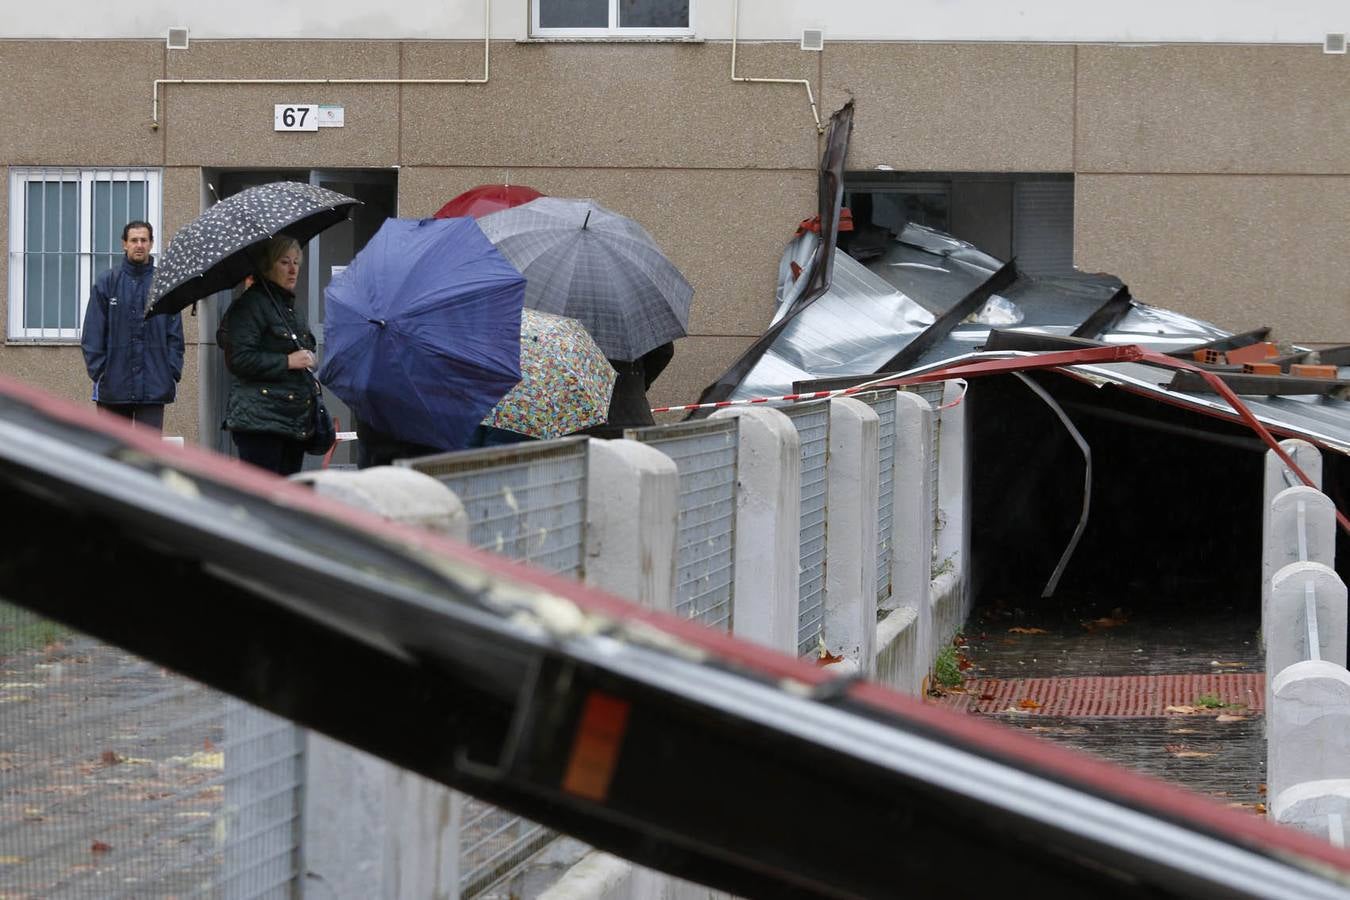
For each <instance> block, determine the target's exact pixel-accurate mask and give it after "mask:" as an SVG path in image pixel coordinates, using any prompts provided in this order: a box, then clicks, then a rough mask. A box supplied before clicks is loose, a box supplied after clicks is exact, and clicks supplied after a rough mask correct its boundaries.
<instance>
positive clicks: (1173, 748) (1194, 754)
mask: <svg viewBox="0 0 1350 900" xmlns="http://www.w3.org/2000/svg"><path fill="white" fill-rule="evenodd" d="M1163 749H1164V750H1166V751H1167V752H1168V753H1170V754H1171V755H1172V756H1174V757H1176V758H1177V759H1209V758H1210V757H1212V756H1214V755H1215V754H1213V753H1210V752H1208V751H1205V750H1192V749H1191V748H1190V747H1187V746H1186V745H1185V744H1167V745H1165V746H1164V747H1163Z"/></svg>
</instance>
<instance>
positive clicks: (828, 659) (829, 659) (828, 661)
mask: <svg viewBox="0 0 1350 900" xmlns="http://www.w3.org/2000/svg"><path fill="white" fill-rule="evenodd" d="M843 661H844V657H843V656H842V655H840V656H835V655H834V654H832V653H830V651H828V650H826V649H825V648H824V647H821V648H820V655H819V656H817V657H816V665H818V666H832V665H834V664H835V663H837V662H843ZM207 743H208V744H209V743H211V742H210V741H207Z"/></svg>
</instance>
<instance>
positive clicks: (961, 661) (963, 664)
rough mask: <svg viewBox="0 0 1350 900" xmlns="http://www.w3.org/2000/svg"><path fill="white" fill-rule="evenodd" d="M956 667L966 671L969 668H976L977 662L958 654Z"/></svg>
mask: <svg viewBox="0 0 1350 900" xmlns="http://www.w3.org/2000/svg"><path fill="white" fill-rule="evenodd" d="M956 668H958V669H959V670H961V671H962V672H964V671H966V670H967V669H973V668H975V664H974V663H973V662H971V661H970V660H968V659H966V658H965V657H964V656H958V657H957V658H956Z"/></svg>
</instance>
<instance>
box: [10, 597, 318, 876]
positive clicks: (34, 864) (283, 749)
mask: <svg viewBox="0 0 1350 900" xmlns="http://www.w3.org/2000/svg"><path fill="white" fill-rule="evenodd" d="M303 746H304V732H303V731H302V730H301V729H298V728H296V727H295V726H294V725H292V724H291V723H290V722H288V721H286V720H284V719H278V718H276V717H274V716H271V715H268V714H266V713H264V712H262V711H261V710H258V709H256V708H254V707H251V706H248V705H247V704H244V703H242V702H240V701H237V700H234V699H232V698H230V697H227V696H225V695H223V694H220V693H218V692H216V691H213V690H211V689H209V688H206V687H204V686H202V685H200V684H198V683H197V682H194V681H191V680H190V679H186V678H182V677H180V676H177V675H174V674H172V673H170V672H168V671H166V670H164V669H162V668H160V667H159V666H156V665H154V664H152V663H149V662H146V661H145V660H142V659H140V658H138V657H136V656H133V655H132V654H129V653H126V652H125V651H122V650H119V649H117V648H115V647H111V646H108V645H106V644H103V643H100V642H98V641H95V640H93V639H92V638H89V637H86V636H84V635H81V634H78V633H75V632H71V631H69V630H67V629H64V628H62V627H61V626H59V625H56V624H54V623H52V622H50V621H48V620H45V619H42V618H40V617H38V616H36V615H33V614H32V613H29V612H27V611H25V610H22V609H19V608H17V607H14V606H10V605H7V604H3V603H0V897H4V898H7V900H10V898H12V900H20V898H23V900H27V898H34V900H36V898H48V897H66V898H85V897H99V898H104V897H137V898H141V897H163V898H168V897H175V898H181V897H220V898H244V897H276V898H282V897H291V896H293V895H294V892H295V891H296V890H297V889H298V883H299V878H300V873H301V871H302V862H301V858H300V829H301V825H302V821H301V809H302V807H301V802H302V800H301V773H302V770H303V763H304V758H303Z"/></svg>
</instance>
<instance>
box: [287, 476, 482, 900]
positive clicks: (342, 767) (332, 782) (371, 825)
mask: <svg viewBox="0 0 1350 900" xmlns="http://www.w3.org/2000/svg"><path fill="white" fill-rule="evenodd" d="M293 478H294V480H296V481H299V482H301V483H305V484H309V485H311V486H312V487H313V488H314V490H315V491H316V492H317V493H319V494H322V495H324V496H326V497H331V498H333V499H335V500H338V501H341V502H343V503H347V504H349V505H351V506H355V507H357V508H360V509H364V510H368V511H370V512H374V513H377V514H379V515H382V516H384V517H386V518H388V519H392V520H393V521H396V522H401V523H404V524H411V525H416V526H419V527H422V528H427V529H429V530H431V531H436V532H440V533H442V534H448V535H450V536H451V537H455V538H458V539H460V540H465V539H467V538H468V530H469V523H468V517H467V516H466V515H465V513H464V506H463V504H461V503H460V501H459V498H458V497H456V496H455V494H454V492H453V491H451V490H450V489H449V488H447V487H445V486H444V485H443V484H441V483H440V482H439V481H437V480H436V479H435V478H432V477H431V476H430V475H425V474H423V473H421V472H417V471H415V470H413V469H405V468H402V467H400V466H378V467H376V468H372V469H362V470H359V471H349V470H332V469H325V470H316V471H312V472H305V473H303V474H299V475H296V476H293ZM304 798H305V810H304V842H305V843H304V847H305V867H306V869H307V870H308V871H309V872H310V873H311V875H310V881H311V882H313V884H312V885H311V886H310V887H311V888H312V890H313V892H314V893H315V894H316V895H318V896H334V897H378V898H383V900H421V898H425V897H457V896H459V852H460V840H459V822H460V812H459V811H460V809H461V807H462V805H463V797H462V796H461V795H459V794H457V793H455V792H454V791H451V790H450V789H449V788H446V787H445V786H443V785H440V784H437V783H436V782H433V781H430V780H428V779H425V778H422V777H420V776H417V775H413V774H412V773H409V772H405V771H403V770H402V769H399V768H397V767H395V766H392V765H390V764H389V763H387V762H384V761H383V760H380V759H377V758H375V757H373V756H370V755H368V754H365V753H362V752H360V751H358V750H354V749H352V748H351V747H348V746H347V745H346V744H341V743H338V742H337V741H334V740H331V739H329V738H326V737H324V736H323V735H320V734H315V733H313V732H310V733H309V735H308V743H307V747H306V751H305V789H304ZM325 890H327V891H328V892H329V893H327V894H325V893H324V891H325Z"/></svg>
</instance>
